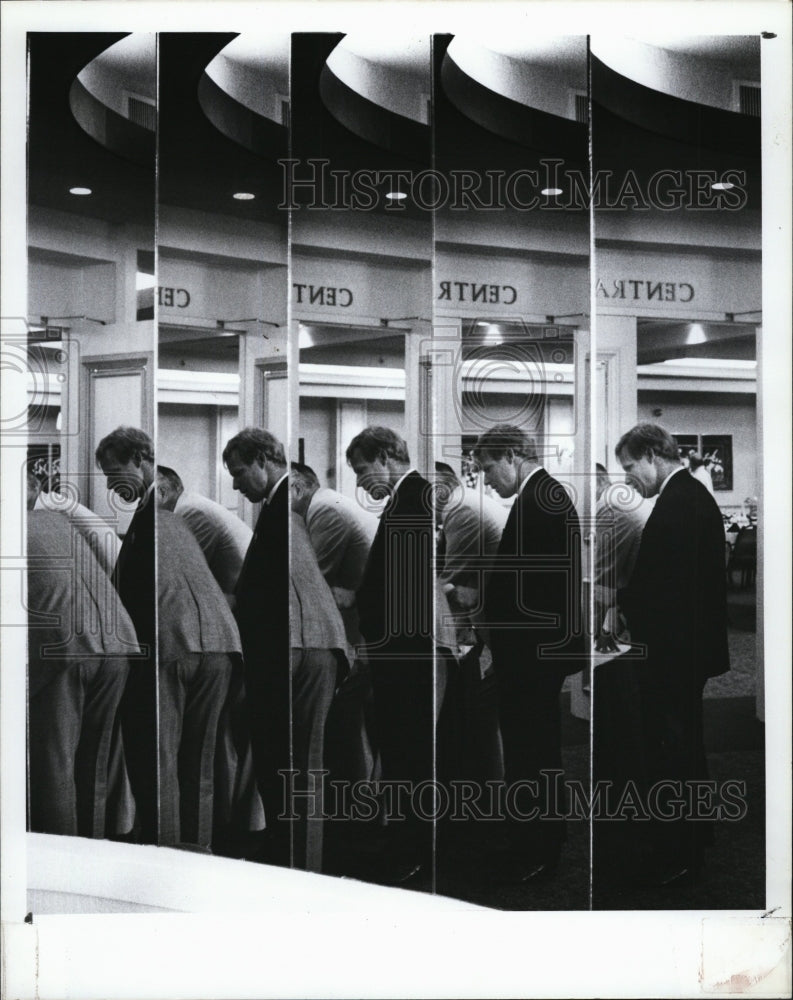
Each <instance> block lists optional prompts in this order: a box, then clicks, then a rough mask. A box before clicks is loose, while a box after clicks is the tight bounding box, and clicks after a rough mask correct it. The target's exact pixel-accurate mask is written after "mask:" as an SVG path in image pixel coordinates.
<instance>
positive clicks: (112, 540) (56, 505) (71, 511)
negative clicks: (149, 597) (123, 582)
mask: <svg viewBox="0 0 793 1000" xmlns="http://www.w3.org/2000/svg"><path fill="white" fill-rule="evenodd" d="M34 510H51V511H57V512H58V513H59V514H62V515H64V516H65V517H68V518H69V523H70V524H71V525H72V527H73V528H75V529H76V530H77V531H79V532H80V534H81V535H82V536H83V538H84V539H85V540H86V541H87V542H88V544H89V545H90V546H91V551H92V552H93V553H94V555H95V556H96V558H97V560H98V562H99V564H100V566H101V567H102V569H104V571H105V573H107V574H108V576H111V575H112V573H113V570H114V568H115V565H116V562H117V561H118V553H119V550H120V549H121V539H120V538H119V537H118V535H117V534H116V531H115V529H114V527H113V525H112V524H110V522H109V521H106V520H105V519H104V518H103V517H100V516H99V515H98V514H95V513H94V512H93V511H92V510H89V508H88V507H84V506H83V505H82V504H81V503H77V501H76V500H74V499H73V498H72V497H70V496H68V495H64V494H62V493H56V492H54V491H50V492H49V493H39V495H38V498H37V500H36V506H35V508H34Z"/></svg>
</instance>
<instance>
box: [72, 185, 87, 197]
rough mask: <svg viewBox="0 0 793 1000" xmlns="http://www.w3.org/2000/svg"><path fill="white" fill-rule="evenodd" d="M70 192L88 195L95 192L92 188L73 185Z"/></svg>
mask: <svg viewBox="0 0 793 1000" xmlns="http://www.w3.org/2000/svg"><path fill="white" fill-rule="evenodd" d="M69 194H78V195H83V196H86V195H89V194H93V191H92V190H91V189H90V188H85V187H73V188H69Z"/></svg>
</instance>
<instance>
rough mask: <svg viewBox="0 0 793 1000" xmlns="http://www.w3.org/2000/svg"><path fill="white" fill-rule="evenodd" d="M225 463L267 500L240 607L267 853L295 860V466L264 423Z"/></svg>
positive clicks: (242, 485) (244, 486)
mask: <svg viewBox="0 0 793 1000" xmlns="http://www.w3.org/2000/svg"><path fill="white" fill-rule="evenodd" d="M223 462H224V464H225V466H226V468H227V469H228V471H229V474H230V475H231V477H232V480H233V485H234V489H235V490H237V491H238V492H240V493H241V494H242V495H243V496H244V497H247V499H248V500H250V501H251V503H261V504H262V506H261V510H260V512H259V516H258V518H257V521H256V527H255V529H254V532H253V538H252V539H251V543H250V545H249V546H248V551H247V553H246V555H245V561H244V563H243V565H242V570H241V571H240V575H239V579H238V581H237V586H236V588H235V592H234V598H235V600H234V611H235V615H236V618H237V624H238V625H239V630H240V638H241V639H242V655H243V659H244V662H245V690H246V693H247V697H248V706H249V712H250V724H251V748H252V750H253V765H254V769H255V771H256V780H257V782H258V784H259V791H260V792H261V796H262V801H263V803H264V812H265V818H266V822H267V830H268V835H267V838H266V839H267V843H266V844H265V847H264V849H263V850H262V852H261V853H260V858H261V860H264V861H271V862H273V863H277V864H284V865H289V864H290V858H291V845H290V836H289V833H290V831H289V825H288V824H284V823H281V824H280V825H279V824H278V822H277V819H278V816H279V815H280V814H281V813H282V812H283V811H284V804H285V802H284V790H285V785H284V781H283V778H282V776H281V775H279V773H278V772H279V770H284V769H289V767H290V761H291V745H290V737H289V725H290V720H289V713H290V707H289V706H290V682H289V665H290V638H289V595H290V583H289V479H288V469H287V465H286V457H285V455H284V448H283V445H282V444H281V442H280V441H278V440H277V439H276V438H275V437H273V435H272V434H270V433H269V432H268V431H266V430H262V429H260V428H258V427H246V428H245V429H244V430H242V431H240V432H239V434H236V435H235V436H234V437H233V438H231V440H230V441H229V442H228V443H227V444H226V447H225V448H224V449H223Z"/></svg>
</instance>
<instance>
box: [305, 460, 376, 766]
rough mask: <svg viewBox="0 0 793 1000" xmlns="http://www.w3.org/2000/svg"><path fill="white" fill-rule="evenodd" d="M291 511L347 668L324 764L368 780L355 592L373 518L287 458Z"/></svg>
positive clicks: (369, 734)
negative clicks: (338, 626)
mask: <svg viewBox="0 0 793 1000" xmlns="http://www.w3.org/2000/svg"><path fill="white" fill-rule="evenodd" d="M289 479H290V487H291V505H292V510H293V511H294V512H295V513H296V514H298V515H300V517H302V518H303V519H304V521H305V524H306V528H307V529H308V535H309V538H310V539H311V545H312V547H313V549H314V552H315V553H316V557H317V563H318V564H319V568H320V571H321V573H322V575H323V576H324V577H325V580H326V581H327V583H328V586H329V587H330V588H331V590H332V592H333V597H334V599H335V601H336V604H337V606H338V608H339V610H340V612H341V617H342V621H343V622H344V629H345V632H346V635H347V643H348V645H349V647H350V652H351V662H352V668H351V670H350V672H349V674H348V675H347V677H346V678H345V680H344V682H343V684H342V685H341V686H340V688H339V690H338V692H337V694H336V697H335V699H334V702H333V707H332V709H331V713H330V718H329V720H328V745H327V751H328V764H329V766H330V768H331V771H332V773H333V774H334V776H339V777H345V778H348V779H349V780H351V781H355V780H367V779H369V778H371V776H372V771H373V767H374V751H373V749H372V742H373V739H374V732H373V730H374V721H373V712H374V706H373V704H372V684H371V679H370V677H369V671H368V666H367V664H366V662H365V659H364V658H363V657H357V656H355V650H356V648H358V647H360V646H361V645H362V643H363V638H362V637H361V631H360V626H359V622H358V607H357V605H356V600H355V592H356V591H357V589H358V587H360V585H361V580H362V579H363V573H364V570H365V569H366V560H367V559H368V558H369V549H370V548H371V547H372V541H373V540H374V536H375V534H376V533H377V524H378V521H377V517H376V516H375V515H374V514H372V513H371V512H370V511H367V510H364V509H363V507H361V506H360V505H359V504H358V503H356V502H355V500H351V499H350V498H349V497H345V496H343V495H342V494H341V493H337V492H336V491H335V490H331V489H329V488H327V487H322V486H320V483H319V479H318V477H317V475H316V473H315V472H314V470H313V469H312V468H311V467H310V466H308V465H304V464H303V463H301V462H292V470H291V474H290V477H289Z"/></svg>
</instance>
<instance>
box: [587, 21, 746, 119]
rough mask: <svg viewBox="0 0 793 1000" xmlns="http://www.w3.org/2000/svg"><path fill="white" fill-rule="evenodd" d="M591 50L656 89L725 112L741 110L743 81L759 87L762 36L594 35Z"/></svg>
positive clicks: (605, 61)
mask: <svg viewBox="0 0 793 1000" xmlns="http://www.w3.org/2000/svg"><path fill="white" fill-rule="evenodd" d="M591 47H592V54H593V55H594V56H596V57H597V58H598V59H599V60H600V61H601V62H602V63H603V64H604V65H606V66H608V67H609V68H610V69H612V70H614V71H615V72H616V73H619V74H620V76H623V77H626V78H627V79H628V80H632V81H633V82H634V83H638V84H641V85H642V86H644V87H647V88H649V89H651V90H656V91H658V92H659V93H662V94H666V95H668V96H669V97H677V98H680V99H681V100H684V101H691V102H693V103H696V104H703V105H706V106H707V107H711V108H719V109H721V110H722V111H733V112H737V111H739V110H740V105H739V94H738V86H737V85H738V84H740V83H752V82H753V83H756V84H757V86H759V85H760V38H759V36H756V35H753V36H747V35H726V36H724V35H723V36H705V37H697V36H693V37H688V38H685V37H683V38H681V37H679V36H678V37H674V36H671V35H669V36H665V35H663V34H660V35H658V34H654V35H653V36H652V37H649V36H647V37H632V38H620V37H618V36H615V35H604V36H598V35H596V36H593V38H592V40H591Z"/></svg>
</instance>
